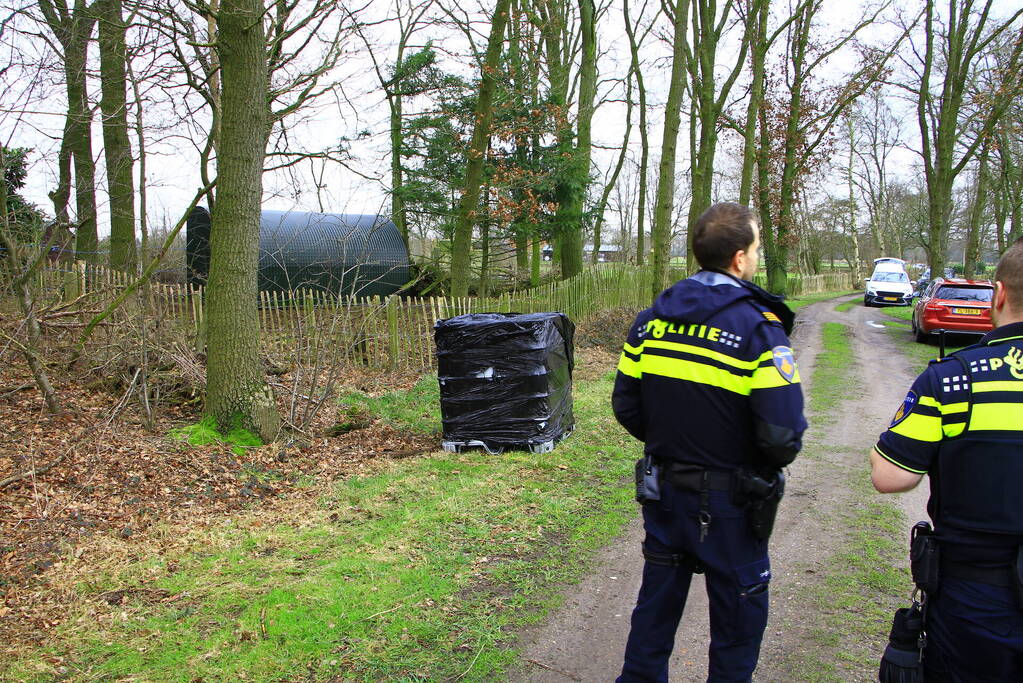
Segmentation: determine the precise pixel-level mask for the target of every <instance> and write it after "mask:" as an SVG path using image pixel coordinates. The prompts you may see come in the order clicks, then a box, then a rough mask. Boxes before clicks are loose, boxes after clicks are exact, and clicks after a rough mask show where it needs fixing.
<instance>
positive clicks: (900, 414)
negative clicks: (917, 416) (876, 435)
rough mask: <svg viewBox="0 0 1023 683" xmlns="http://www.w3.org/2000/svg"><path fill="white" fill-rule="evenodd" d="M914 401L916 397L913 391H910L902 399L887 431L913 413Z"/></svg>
mask: <svg viewBox="0 0 1023 683" xmlns="http://www.w3.org/2000/svg"><path fill="white" fill-rule="evenodd" d="M916 399H917V396H916V392H915V391H910V392H909V393H908V394H906V398H904V399H902V405H901V406H899V409H898V410H896V411H895V417H893V418H892V423H891V424H890V425H888V428H889V429H891V428H892V427H894V426H895V425H897V424H899V423H900V422H902V421H903V420H905V419H906V418H907V417H909V414H910V413H912V412H913V408H914V407H915V406H916Z"/></svg>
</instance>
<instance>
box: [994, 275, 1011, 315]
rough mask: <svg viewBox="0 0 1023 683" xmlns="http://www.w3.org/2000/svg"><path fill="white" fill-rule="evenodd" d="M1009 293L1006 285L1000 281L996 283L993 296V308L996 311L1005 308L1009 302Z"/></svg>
mask: <svg viewBox="0 0 1023 683" xmlns="http://www.w3.org/2000/svg"><path fill="white" fill-rule="evenodd" d="M1008 298H1009V293H1008V292H1007V291H1006V289H1005V284H1004V283H1003V282H1002V281H1001V280H998V281H996V282H995V293H994V294H993V295H992V296H991V308H993V309H994V310H996V311H1001V310H1003V309H1004V308H1005V302H1006V301H1008Z"/></svg>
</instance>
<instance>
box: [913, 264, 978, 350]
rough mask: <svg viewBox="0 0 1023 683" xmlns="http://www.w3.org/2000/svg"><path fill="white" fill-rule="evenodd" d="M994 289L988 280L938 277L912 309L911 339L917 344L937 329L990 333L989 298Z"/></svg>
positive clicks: (925, 339)
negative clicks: (912, 337)
mask: <svg viewBox="0 0 1023 683" xmlns="http://www.w3.org/2000/svg"><path fill="white" fill-rule="evenodd" d="M994 292H995V286H994V285H993V284H991V283H990V282H989V281H988V280H963V279H944V278H938V279H937V280H935V281H934V282H932V283H931V284H930V285H929V286H928V287H927V289H925V290H924V293H923V294H921V295H920V298H919V299H918V300H917V302H916V308H915V309H913V336H914V338H915V339H916V340H917V341H918V342H923V341H927V337H928V336H929V335H931V334H933V333H935V332H937V331H938V330H945V331H946V332H966V333H970V334H984V333H985V332H990V331H991V297H992V295H993V294H994Z"/></svg>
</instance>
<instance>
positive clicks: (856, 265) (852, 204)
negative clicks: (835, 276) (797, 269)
mask: <svg viewBox="0 0 1023 683" xmlns="http://www.w3.org/2000/svg"><path fill="white" fill-rule="evenodd" d="M847 121H848V124H849V166H848V168H847V169H846V180H847V181H848V183H849V247H850V252H851V254H852V259H853V260H852V262H851V263H850V264H849V267H850V269H851V270H852V274H853V282H859V281H860V245H859V242H858V240H857V239H856V198H855V196H854V195H853V158H854V153H853V150H854V149H855V146H856V143H855V140H854V138H855V135H856V134H855V130H854V129H853V121H852V118H851V117H850V118H849V119H847ZM834 265H835V264H834V260H832V263H831V266H832V268H834Z"/></svg>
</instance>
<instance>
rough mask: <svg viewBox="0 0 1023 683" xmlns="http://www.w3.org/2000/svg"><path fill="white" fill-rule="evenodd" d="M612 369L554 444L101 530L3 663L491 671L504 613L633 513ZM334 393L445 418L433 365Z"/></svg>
mask: <svg viewBox="0 0 1023 683" xmlns="http://www.w3.org/2000/svg"><path fill="white" fill-rule="evenodd" d="M611 384H612V375H611V373H607V374H606V375H604V376H603V377H601V378H599V379H595V380H590V381H577V382H576V386H575V411H576V419H577V429H576V431H575V433H574V434H573V435H572V436H571V437H570V438H569V439H567V440H566V441H565V442H563V443H562V444H560V445H559V446H558V447H557V448H556V449H555V451H554V452H553V453H548V454H543V455H537V454H532V453H528V452H507V453H505V454H503V455H501V456H489V455H486V454H484V453H480V452H467V453H463V454H451V453H444V452H437V453H433V454H429V455H427V456H423V457H417V458H408V459H405V460H397V461H386V462H382V463H381V464H380V465H379V467H378V468H377V470H376V471H375V472H373V473H371V474H367V475H360V476H352V477H350V478H348V479H345V480H343V481H337V482H334V483H333V484H332V485H330V486H329V487H328V488H326V489H325V490H322V491H317V492H315V495H308V496H307V497H305V498H293V499H289V500H281V501H278V502H276V503H274V504H273V505H272V506H270V507H269V508H268V507H267V506H261V507H254V508H253V509H252V510H250V511H248V512H245V513H243V514H238V515H235V516H234V517H232V518H229V519H223V520H221V521H219V522H215V523H213V524H212V525H210V526H208V527H199V528H194V527H192V526H183V527H180V528H169V527H168V528H164V529H162V530H161V532H160V533H157V534H154V535H153V537H151V538H147V539H145V540H138V541H132V540H130V539H128V540H124V539H117V538H111V539H109V540H108V541H107V544H108V547H106V548H103V549H102V550H103V552H102V553H101V554H102V556H103V559H102V560H101V561H99V562H98V564H97V563H95V562H94V563H92V564H91V565H90V567H89V570H88V571H84V570H83V571H81V572H80V573H79V574H77V575H76V574H75V573H74V572H73V571H72V570H71V569H70V567H69V568H68V569H66V570H65V572H66V573H63V574H62V576H63V578H64V579H65V580H66V581H67V585H68V586H70V588H69V589H68V591H67V594H66V601H67V610H68V613H69V619H68V620H67V621H66V622H65V623H64V624H63V625H61V626H59V627H58V628H57V629H56V630H55V631H54V632H53V633H52V637H51V638H50V640H49V644H48V645H47V646H46V647H45V648H42V649H39V650H33V651H26V652H24V656H22V657H19V658H17V659H16V660H15V661H7V662H4V664H3V668H0V679H4V680H52V679H53V678H54V677H58V676H64V677H68V678H71V679H73V680H115V679H129V678H130V679H132V680H135V677H137V676H141V677H142V678H144V679H146V680H164V681H198V680H206V681H214V680H215V681H221V680H260V681H270V680H273V681H278V680H288V681H291V680H299V679H301V680H310V681H318V680H344V681H380V680H390V681H427V680H430V681H435V680H445V679H446V680H455V679H458V680H465V681H472V680H476V681H483V680H495V679H497V678H500V675H501V672H502V671H503V670H504V669H505V667H506V666H507V665H508V664H509V663H510V662H512V661H513V660H514V657H515V653H514V650H512V649H510V648H509V644H508V642H507V639H508V635H507V634H508V632H509V628H510V627H514V626H518V625H522V624H524V623H527V622H531V621H536V620H538V619H541V618H542V617H543V616H544V614H545V613H546V612H547V611H548V610H549V609H551V608H552V607H555V605H554V604H551V603H550V602H548V600H549V598H547V597H546V596H547V595H548V593H547V592H544V591H539V590H538V588H539V587H540V586H541V585H544V584H549V583H556V582H561V581H566V580H571V579H574V578H577V577H579V576H580V575H582V574H584V573H585V572H586V570H587V564H586V562H587V559H586V558H588V557H590V556H591V554H592V551H593V550H594V549H595V548H598V547H600V546H603V545H605V544H606V543H608V542H609V541H610V539H611V538H613V537H614V536H615V535H617V534H618V533H619V532H620V530H621V529H622V527H623V525H624V524H625V523H626V522H627V521H628V520H629V519H630V518H632V517H633V516H634V515H635V507H634V503H633V502H632V500H631V490H630V487H629V486H627V485H625V483H624V482H625V481H626V477H627V476H628V475H629V474H630V471H631V468H632V463H633V460H634V457H636V456H638V453H639V450H640V449H639V444H638V443H637V442H635V441H633V440H631V438H630V437H628V436H627V435H626V434H625V432H624V431H623V430H621V429H620V428H619V427H618V426H617V424H615V422H614V418H613V417H612V416H611V411H610V410H609V409H608V405H609V396H610V390H611ZM342 403H344V404H345V405H347V406H349V409H350V411H351V413H353V414H355V413H358V414H359V415H360V416H361V415H365V414H369V415H377V416H385V417H387V418H388V419H393V420H394V421H395V422H397V423H399V424H402V425H404V426H405V428H407V429H424V427H423V425H426V427H425V429H427V430H429V431H431V432H433V431H435V430H436V426H437V425H438V415H437V408H436V406H437V401H436V380H435V379H434V378H431V377H427V378H424V380H423V381H421V382H419V383H418V384H417V385H416V386H415V387H414V388H413V390H412V391H410V392H407V393H396V394H392V395H385V396H383V397H379V398H375V399H368V398H366V397H365V396H358V395H356V394H350V395H346V396H345V397H343V398H342ZM424 416H427V419H424ZM100 542H102V541H100ZM68 564H69V565H74V562H73V561H70V562H69V563H68ZM55 578H56V575H55ZM111 595H116V596H117V600H116V601H115V600H111V599H110V596H111Z"/></svg>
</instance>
